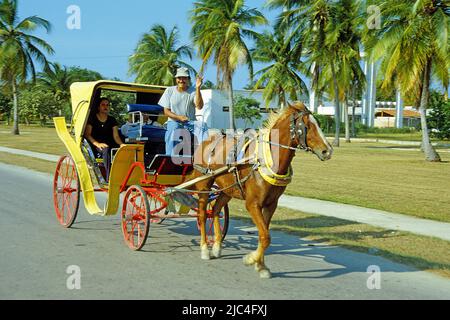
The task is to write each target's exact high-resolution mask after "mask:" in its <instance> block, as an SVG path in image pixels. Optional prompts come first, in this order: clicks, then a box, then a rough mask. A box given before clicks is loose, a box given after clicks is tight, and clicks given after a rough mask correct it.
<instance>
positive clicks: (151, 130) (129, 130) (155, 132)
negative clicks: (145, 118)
mask: <svg viewBox="0 0 450 320" xmlns="http://www.w3.org/2000/svg"><path fill="white" fill-rule="evenodd" d="M121 132H122V134H123V135H124V136H125V137H127V138H130V139H136V138H138V137H139V123H133V124H126V125H124V126H122V128H121ZM165 134H166V129H164V128H163V127H157V126H153V125H151V124H145V125H143V126H142V137H147V138H148V141H152V142H161V141H164V136H165Z"/></svg>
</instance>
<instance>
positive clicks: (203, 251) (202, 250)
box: [200, 247, 211, 260]
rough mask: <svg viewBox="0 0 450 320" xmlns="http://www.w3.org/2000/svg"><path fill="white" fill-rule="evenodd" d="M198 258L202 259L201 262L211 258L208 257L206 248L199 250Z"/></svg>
mask: <svg viewBox="0 0 450 320" xmlns="http://www.w3.org/2000/svg"><path fill="white" fill-rule="evenodd" d="M200 257H201V258H202V260H209V259H210V258H211V257H210V255H209V249H208V247H206V248H202V249H201V255H200Z"/></svg>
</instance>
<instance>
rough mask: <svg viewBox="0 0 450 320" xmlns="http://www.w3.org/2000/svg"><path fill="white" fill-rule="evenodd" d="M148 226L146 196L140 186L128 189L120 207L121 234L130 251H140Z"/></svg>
mask: <svg viewBox="0 0 450 320" xmlns="http://www.w3.org/2000/svg"><path fill="white" fill-rule="evenodd" d="M149 226H150V206H149V203H148V198H147V194H146V193H145V191H144V190H143V189H142V188H141V187H140V186H136V185H134V186H131V187H129V188H128V190H127V192H126V194H125V197H124V199H123V206H122V232H123V237H124V239H125V242H126V243H127V245H128V246H129V247H130V248H131V249H132V250H140V249H141V248H142V247H143V246H144V244H145V241H146V240H147V236H148V229H149Z"/></svg>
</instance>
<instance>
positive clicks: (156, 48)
mask: <svg viewBox="0 0 450 320" xmlns="http://www.w3.org/2000/svg"><path fill="white" fill-rule="evenodd" d="M178 42H179V35H178V29H177V27H176V26H174V27H173V28H172V30H170V31H168V30H166V29H165V28H164V26H162V25H160V24H155V25H153V26H152V28H151V29H150V32H149V33H145V34H144V35H143V36H142V38H141V40H139V43H138V45H137V47H136V49H135V52H134V54H133V55H132V56H130V58H129V64H130V68H129V73H130V74H136V81H137V82H142V83H148V84H156V85H166V86H170V85H174V84H175V83H174V76H175V74H176V69H177V68H178V67H180V66H183V67H186V68H188V69H190V70H191V71H192V72H194V73H195V71H194V68H192V67H191V66H190V65H189V64H187V63H186V62H184V61H182V60H181V59H183V58H184V57H188V58H189V59H192V49H191V47H189V46H187V45H183V46H180V47H177V45H178Z"/></svg>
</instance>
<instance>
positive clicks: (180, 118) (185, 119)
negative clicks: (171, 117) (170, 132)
mask: <svg viewBox="0 0 450 320" xmlns="http://www.w3.org/2000/svg"><path fill="white" fill-rule="evenodd" d="M188 120H189V118H188V117H186V116H178V121H180V122H186V121H188Z"/></svg>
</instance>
